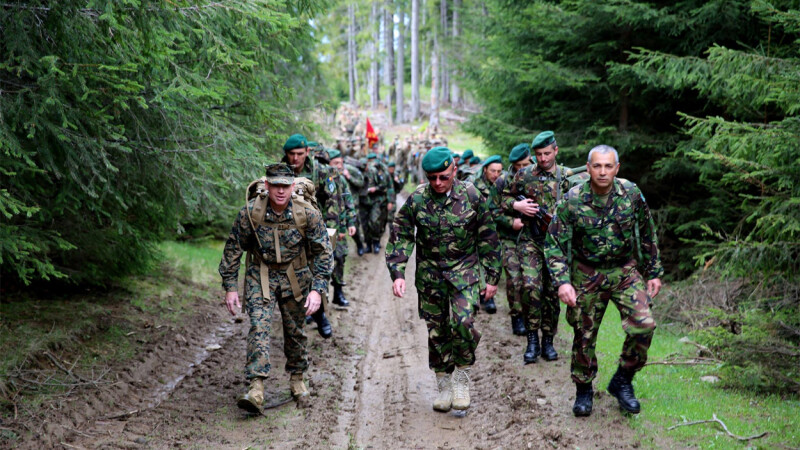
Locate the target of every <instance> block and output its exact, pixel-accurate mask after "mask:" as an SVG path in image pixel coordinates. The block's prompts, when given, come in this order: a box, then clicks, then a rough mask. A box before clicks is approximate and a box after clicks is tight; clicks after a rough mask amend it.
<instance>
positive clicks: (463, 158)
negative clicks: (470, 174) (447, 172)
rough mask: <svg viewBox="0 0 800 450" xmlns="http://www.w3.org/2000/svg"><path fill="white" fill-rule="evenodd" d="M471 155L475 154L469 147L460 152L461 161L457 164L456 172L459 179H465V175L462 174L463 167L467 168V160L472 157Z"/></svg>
mask: <svg viewBox="0 0 800 450" xmlns="http://www.w3.org/2000/svg"><path fill="white" fill-rule="evenodd" d="M473 156H475V154H474V153H473V152H472V149H470V148H468V149H466V150H464V153H462V154H461V161H460V164H459V166H458V172H456V177H457V178H458V179H459V180H466V179H467V178H466V176H465V175H464V169H468V168H469V160H470V159H472V157H473Z"/></svg>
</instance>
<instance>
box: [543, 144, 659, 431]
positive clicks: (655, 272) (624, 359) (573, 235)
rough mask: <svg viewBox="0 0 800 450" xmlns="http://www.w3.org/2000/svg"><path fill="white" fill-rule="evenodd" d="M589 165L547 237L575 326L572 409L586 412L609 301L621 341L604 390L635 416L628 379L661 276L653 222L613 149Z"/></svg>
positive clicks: (637, 363) (643, 352)
mask: <svg viewBox="0 0 800 450" xmlns="http://www.w3.org/2000/svg"><path fill="white" fill-rule="evenodd" d="M587 168H588V172H589V176H590V180H589V182H588V183H584V184H582V185H579V186H575V187H573V188H572V189H570V190H569V192H567V195H566V196H565V197H564V201H563V202H561V203H560V204H559V205H558V207H557V208H556V215H555V217H554V218H553V221H552V223H551V224H550V229H549V232H548V235H547V238H546V241H545V256H546V257H547V262H548V268H549V270H550V275H551V277H552V280H553V285H554V286H555V287H556V288H557V289H558V297H559V298H560V299H561V301H562V302H564V303H565V304H566V305H567V306H568V309H567V322H568V323H569V324H570V325H571V326H572V327H573V328H574V330H575V337H574V340H573V342H572V365H571V371H572V380H573V381H574V382H575V384H576V387H577V395H576V398H575V404H574V406H573V407H572V412H573V413H574V414H575V415H576V416H588V415H589V414H591V412H592V395H593V391H592V380H593V379H594V377H595V376H596V375H597V357H596V356H595V344H596V342H597V333H598V331H599V328H600V322H601V320H602V319H603V314H604V313H605V310H606V307H607V306H608V301H609V300H611V301H612V302H614V304H615V305H616V306H617V309H618V310H619V313H620V318H621V319H622V329H623V330H624V331H625V342H624V343H623V344H622V354H621V355H620V359H619V365H618V367H617V372H616V373H615V374H614V376H613V378H611V382H610V383H609V384H608V392H609V393H611V395H613V396H614V397H616V398H617V401H618V402H619V405H620V407H621V408H622V409H624V410H625V411H628V412H630V413H633V414H636V413H638V412H639V410H640V405H639V401H638V400H637V399H636V396H635V395H634V392H633V385H632V384H631V382H632V380H633V376H634V374H635V373H636V372H637V371H638V370H639V369H641V368H642V367H643V366H644V365H645V362H647V350H648V349H649V348H650V343H651V342H652V339H653V332H654V331H655V328H656V323H655V320H653V316H652V314H651V312H650V305H651V304H652V298H654V297H655V296H656V295H658V292H659V291H660V290H661V279H660V278H661V276H662V275H663V274H664V269H663V267H662V266H661V258H660V255H659V250H658V240H657V238H656V228H655V222H654V221H653V217H652V216H651V215H650V209H649V208H648V207H647V203H646V202H645V200H644V195H642V191H640V190H639V188H638V186H636V185H635V184H634V183H632V182H630V181H628V180H624V179H621V178H616V175H617V172H619V155H618V154H617V151H616V150H615V149H614V148H612V147H609V146H607V145H600V146H597V147H595V148H593V149H592V150H591V151H590V152H589V157H588V162H587ZM643 258H644V259H643ZM639 263H642V267H643V269H644V270H643V272H641V273H640V272H639V270H638V269H637V265H638V264H639ZM643 275H644V276H643ZM644 280H647V281H646V282H645V281H644ZM576 288H577V289H578V292H579V293H578V292H576Z"/></svg>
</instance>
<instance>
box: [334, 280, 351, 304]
mask: <svg viewBox="0 0 800 450" xmlns="http://www.w3.org/2000/svg"><path fill="white" fill-rule="evenodd" d="M331 284H333V304H334V305H339V306H341V307H343V308H347V307H348V306H350V302H349V301H347V299H346V298H345V296H344V292H343V289H342V285H341V284H336V283H331Z"/></svg>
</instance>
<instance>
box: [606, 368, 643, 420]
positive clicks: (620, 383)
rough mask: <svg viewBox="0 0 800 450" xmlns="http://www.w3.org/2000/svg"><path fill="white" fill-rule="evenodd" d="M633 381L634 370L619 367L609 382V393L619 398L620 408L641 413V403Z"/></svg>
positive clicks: (632, 412) (633, 412)
mask: <svg viewBox="0 0 800 450" xmlns="http://www.w3.org/2000/svg"><path fill="white" fill-rule="evenodd" d="M631 381H633V372H631V371H628V370H624V369H623V368H622V367H617V373H615V374H614V376H613V377H611V381H610V382H609V383H608V393H609V394H611V395H613V396H614V397H616V398H617V402H619V407H620V408H622V409H624V410H625V411H628V412H629V413H631V414H639V411H640V410H641V405H639V400H636V395H635V394H634V393H633V385H632V384H631Z"/></svg>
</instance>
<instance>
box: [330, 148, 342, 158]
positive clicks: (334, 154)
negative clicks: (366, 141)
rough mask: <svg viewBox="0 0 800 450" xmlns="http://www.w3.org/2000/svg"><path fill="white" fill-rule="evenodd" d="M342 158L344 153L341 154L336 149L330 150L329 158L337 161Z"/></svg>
mask: <svg viewBox="0 0 800 450" xmlns="http://www.w3.org/2000/svg"><path fill="white" fill-rule="evenodd" d="M341 157H342V152H340V151H339V150H336V149H335V148H329V149H328V158H330V159H336V158H341Z"/></svg>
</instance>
